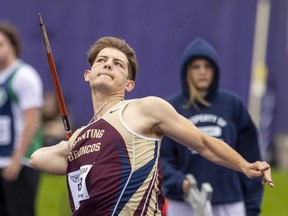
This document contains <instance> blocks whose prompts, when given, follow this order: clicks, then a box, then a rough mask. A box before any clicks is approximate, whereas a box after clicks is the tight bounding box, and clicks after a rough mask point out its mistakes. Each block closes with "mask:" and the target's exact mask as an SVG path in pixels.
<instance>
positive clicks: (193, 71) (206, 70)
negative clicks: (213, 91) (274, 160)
mask: <svg viewBox="0 0 288 216" xmlns="http://www.w3.org/2000/svg"><path fill="white" fill-rule="evenodd" d="M187 78H188V79H190V80H191V81H192V83H193V84H194V85H195V87H196V88H197V89H198V90H199V91H202V92H208V90H209V88H210V86H211V84H212V81H213V78H214V67H213V65H212V64H211V63H210V62H209V61H207V60H206V59H195V60H193V61H191V62H190V63H189V64H188V67H187Z"/></svg>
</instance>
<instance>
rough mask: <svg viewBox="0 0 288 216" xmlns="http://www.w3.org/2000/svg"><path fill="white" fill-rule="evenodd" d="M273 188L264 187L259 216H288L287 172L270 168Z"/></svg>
mask: <svg viewBox="0 0 288 216" xmlns="http://www.w3.org/2000/svg"><path fill="white" fill-rule="evenodd" d="M272 178H273V181H274V188H269V186H267V185H266V186H265V190H264V197H263V202H262V213H261V215H260V216H285V215H288V172H287V171H286V172H285V171H281V170H278V169H277V168H272Z"/></svg>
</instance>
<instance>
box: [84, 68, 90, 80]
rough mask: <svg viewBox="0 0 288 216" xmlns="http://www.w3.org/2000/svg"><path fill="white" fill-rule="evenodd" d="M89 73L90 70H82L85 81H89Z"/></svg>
mask: <svg viewBox="0 0 288 216" xmlns="http://www.w3.org/2000/svg"><path fill="white" fill-rule="evenodd" d="M90 74H91V71H90V70H85V72H84V80H85V81H86V82H88V81H89V78H90Z"/></svg>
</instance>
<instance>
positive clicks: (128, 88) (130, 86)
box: [125, 79, 135, 92]
mask: <svg viewBox="0 0 288 216" xmlns="http://www.w3.org/2000/svg"><path fill="white" fill-rule="evenodd" d="M134 87H135V81H134V80H129V79H128V80H127V84H126V88H125V89H126V91H127V92H130V91H132V90H133V89H134Z"/></svg>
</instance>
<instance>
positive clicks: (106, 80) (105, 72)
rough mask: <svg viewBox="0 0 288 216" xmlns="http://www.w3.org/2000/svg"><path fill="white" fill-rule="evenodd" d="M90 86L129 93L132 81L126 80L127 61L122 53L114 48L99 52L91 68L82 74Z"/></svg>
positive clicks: (132, 85)
mask: <svg viewBox="0 0 288 216" xmlns="http://www.w3.org/2000/svg"><path fill="white" fill-rule="evenodd" d="M84 76H85V80H86V81H89V82H90V86H91V87H92V88H94V87H101V88H104V87H106V88H109V89H117V90H121V89H122V90H123V91H125V90H127V91H131V90H132V89H131V87H132V88H133V87H134V81H132V80H129V78H128V59H127V57H126V55H125V54H124V53H122V52H121V51H119V50H118V49H115V48H110V47H107V48H104V49H103V50H101V51H100V52H99V54H98V56H97V58H96V59H95V61H94V64H93V65H92V67H91V70H88V71H86V72H85V74H84Z"/></svg>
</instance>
